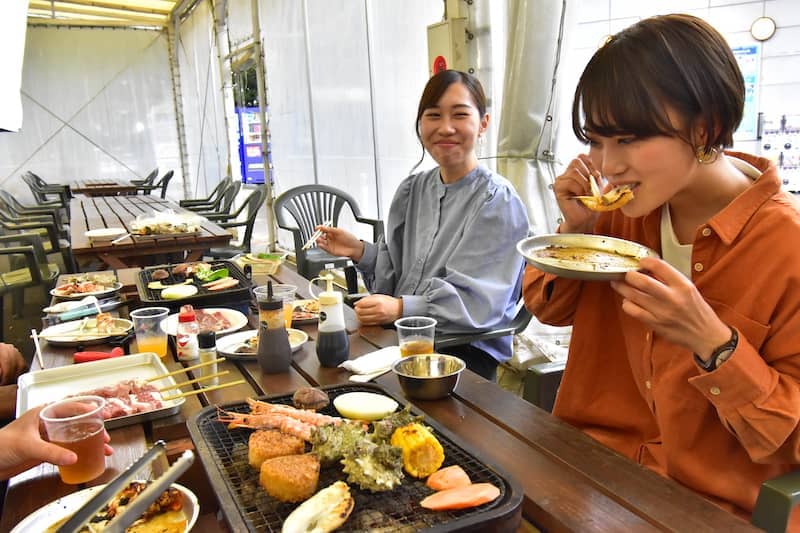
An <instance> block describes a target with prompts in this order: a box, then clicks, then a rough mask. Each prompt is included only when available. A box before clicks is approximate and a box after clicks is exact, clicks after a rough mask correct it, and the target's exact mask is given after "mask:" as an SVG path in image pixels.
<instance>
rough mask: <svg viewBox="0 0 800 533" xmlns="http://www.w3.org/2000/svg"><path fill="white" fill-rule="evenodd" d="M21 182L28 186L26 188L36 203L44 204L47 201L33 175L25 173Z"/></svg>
mask: <svg viewBox="0 0 800 533" xmlns="http://www.w3.org/2000/svg"><path fill="white" fill-rule="evenodd" d="M22 181H24V182H25V183H27V184H28V188H29V189H30V190H31V194H33V198H34V199H35V200H36V201H37V202H38V203H45V202H47V201H48V198H47V195H46V194H45V193H44V192H43V191H42V188H41V186H40V185H39V184H38V183H37V182H36V178H35V177H34V175H33V173H31V172H25V173H24V174H23V175H22Z"/></svg>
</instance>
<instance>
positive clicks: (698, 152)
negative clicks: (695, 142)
mask: <svg viewBox="0 0 800 533" xmlns="http://www.w3.org/2000/svg"><path fill="white" fill-rule="evenodd" d="M694 156H695V157H696V158H697V162H698V163H700V164H701V165H710V164H711V163H713V162H714V161H716V160H717V158H718V157H719V150H718V149H716V148H714V147H712V148H711V149H710V150H708V151H706V149H705V147H704V146H698V147H697V148H695V150H694Z"/></svg>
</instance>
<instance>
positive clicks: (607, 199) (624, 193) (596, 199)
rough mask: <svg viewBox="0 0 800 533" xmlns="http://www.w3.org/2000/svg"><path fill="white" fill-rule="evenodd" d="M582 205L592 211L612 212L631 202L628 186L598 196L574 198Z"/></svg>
mask: <svg viewBox="0 0 800 533" xmlns="http://www.w3.org/2000/svg"><path fill="white" fill-rule="evenodd" d="M575 198H577V199H578V200H580V201H581V202H582V203H583V205H585V206H586V207H588V208H589V209H591V210H592V211H613V210H615V209H619V208H620V207H622V206H623V205H625V204H627V203H628V202H630V201H631V200H633V191H632V190H631V188H630V186H629V185H620V186H619V187H615V188H613V189H611V190H610V191H608V192H607V193H605V194H603V195H599V196H576V197H575Z"/></svg>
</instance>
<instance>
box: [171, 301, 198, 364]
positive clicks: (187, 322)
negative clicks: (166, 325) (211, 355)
mask: <svg viewBox="0 0 800 533" xmlns="http://www.w3.org/2000/svg"><path fill="white" fill-rule="evenodd" d="M199 331H200V326H198V325H197V320H196V317H195V313H194V308H192V306H191V305H184V306H183V307H181V310H180V312H179V313H178V331H177V335H176V337H175V341H176V344H177V345H178V346H177V347H178V360H179V361H193V360H195V359H197V358H198V357H200V354H199V353H198V347H197V333H198V332H199Z"/></svg>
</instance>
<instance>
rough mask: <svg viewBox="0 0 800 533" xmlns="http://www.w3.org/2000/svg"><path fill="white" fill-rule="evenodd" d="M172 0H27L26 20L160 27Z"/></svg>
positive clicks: (170, 9)
mask: <svg viewBox="0 0 800 533" xmlns="http://www.w3.org/2000/svg"><path fill="white" fill-rule="evenodd" d="M176 3H177V2H176V1H174V0H30V3H29V5H28V24H37V25H59V26H112V27H125V28H162V27H164V26H165V25H166V24H167V22H168V20H169V14H170V13H171V12H172V10H173V8H174V7H175V4H176Z"/></svg>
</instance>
